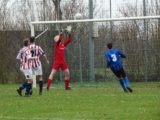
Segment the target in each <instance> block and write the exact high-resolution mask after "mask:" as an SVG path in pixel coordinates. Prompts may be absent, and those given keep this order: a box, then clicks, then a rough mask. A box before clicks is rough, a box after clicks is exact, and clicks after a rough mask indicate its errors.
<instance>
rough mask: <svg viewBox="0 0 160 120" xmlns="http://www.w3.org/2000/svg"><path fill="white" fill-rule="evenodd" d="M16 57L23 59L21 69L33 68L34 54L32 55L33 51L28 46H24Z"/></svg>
mask: <svg viewBox="0 0 160 120" xmlns="http://www.w3.org/2000/svg"><path fill="white" fill-rule="evenodd" d="M16 59H18V60H20V61H21V69H23V70H26V69H31V60H32V56H31V51H30V49H29V48H28V47H23V48H22V49H21V50H20V51H19V53H18V55H17V57H16Z"/></svg>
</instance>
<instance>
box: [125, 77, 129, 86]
mask: <svg viewBox="0 0 160 120" xmlns="http://www.w3.org/2000/svg"><path fill="white" fill-rule="evenodd" d="M124 82H125V85H126V87H129V80H128V78H127V77H125V78H124Z"/></svg>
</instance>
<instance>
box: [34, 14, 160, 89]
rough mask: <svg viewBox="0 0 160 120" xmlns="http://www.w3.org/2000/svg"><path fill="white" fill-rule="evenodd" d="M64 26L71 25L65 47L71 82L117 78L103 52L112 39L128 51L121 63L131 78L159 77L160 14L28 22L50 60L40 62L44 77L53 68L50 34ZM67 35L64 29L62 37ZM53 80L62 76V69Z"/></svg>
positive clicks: (144, 79)
mask: <svg viewBox="0 0 160 120" xmlns="http://www.w3.org/2000/svg"><path fill="white" fill-rule="evenodd" d="M67 26H72V28H73V29H72V41H71V43H70V44H69V45H68V46H67V47H66V60H67V63H68V66H69V69H70V73H71V82H82V83H83V82H103V81H112V80H116V79H117V78H116V77H115V76H114V75H113V73H112V72H111V71H110V70H106V60H105V52H106V51H107V47H106V44H107V43H109V42H112V43H113V48H115V49H119V50H122V51H123V52H124V53H125V54H127V59H125V60H123V65H124V68H125V71H126V73H127V76H128V77H129V79H130V80H131V81H160V79H159V69H160V55H159V51H160V49H159V46H160V41H159V40H160V16H145V17H125V18H111V19H83V20H82V19H81V20H64V21H34V22H31V36H37V35H39V36H38V37H37V39H36V43H37V44H38V45H40V46H41V47H42V49H43V50H44V51H45V53H46V54H47V56H48V58H49V60H50V65H49V66H47V65H45V63H44V62H42V63H43V75H44V77H43V78H44V80H45V81H46V80H47V78H48V76H49V74H50V72H51V69H52V62H53V54H54V49H53V44H54V42H53V38H54V36H55V35H57V34H59V33H60V31H61V30H62V29H65V28H66V27H67ZM43 31H45V32H43ZM66 36H67V33H66V32H64V34H63V39H65V38H66ZM42 61H43V60H42ZM56 80H57V81H63V80H64V77H63V74H62V72H61V70H60V72H59V73H57V76H56V77H55V78H54V81H56ZM34 86H35V83H34Z"/></svg>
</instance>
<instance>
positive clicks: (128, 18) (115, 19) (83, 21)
mask: <svg viewBox="0 0 160 120" xmlns="http://www.w3.org/2000/svg"><path fill="white" fill-rule="evenodd" d="M159 19H160V15H158V16H137V17H119V18H101V19H80V20H60V21H32V22H31V23H30V24H31V25H30V28H31V36H36V35H35V31H36V30H35V26H37V25H46V26H49V25H58V24H59V25H62V26H67V25H70V24H71V25H75V24H76V25H77V24H88V23H90V22H93V23H98V24H99V23H103V22H105V23H109V22H115V23H116V22H117V24H115V26H119V23H118V22H123V21H126V22H128V21H143V20H159ZM142 24H143V22H142ZM94 25H95V24H93V28H92V29H93V35H94V34H95V36H93V37H99V35H98V34H97V33H98V32H99V30H97V29H98V27H97V26H96V25H95V26H94ZM142 26H143V25H142ZM81 27H82V26H81ZM106 28H107V27H106ZM82 29H83V28H82ZM139 29H140V30H141V29H143V28H142V27H140V28H139ZM117 30H118V29H117ZM124 30H125V29H124ZM124 30H121V31H119V32H118V34H121V33H120V32H123V31H124ZM77 31H78V30H77ZM95 31H96V32H95ZM116 32H117V31H116ZM125 32H129V31H125ZM85 33H86V34H87V30H86V31H85ZM118 34H115V35H118ZM140 34H143V30H141V32H140ZM157 34H158V33H157ZM42 36H43V35H42ZM77 36H78V37H79V35H77ZM137 36H138V34H137V35H135V36H134V37H137ZM78 37H77V38H76V39H77V40H79V38H78ZM129 37H130V36H129ZM138 37H139V38H140V37H141V36H138ZM142 37H143V35H142ZM139 38H138V39H139ZM117 39H119V40H123V39H126V38H123V35H121V36H120V37H119V38H117ZM96 40H97V39H96ZM96 40H95V41H96ZM79 41H80V40H79ZM144 41H145V40H144ZM97 42H98V41H97ZM105 42H108V41H105ZM132 42H133V41H132ZM140 42H141V41H140ZM78 44H81V42H78ZM99 44H100V43H99ZM127 44H132V43H127ZM137 44H138V43H137ZM97 45H98V44H97ZM102 45H103V47H104V43H102ZM117 45H118V44H117ZM77 46H79V47H82V45H77ZM130 46H131V45H130ZM96 47H97V46H96ZM123 47H124V46H123V45H122V46H120V48H123ZM83 49H87V48H83ZM83 49H81V48H79V51H80V52H79V53H80V54H83V51H81V50H83ZM131 49H132V48H131ZM103 50H105V49H104V48H103ZM77 51H78V50H77ZM145 51H147V50H145ZM100 53H102V52H101V51H100ZM95 54H96V53H95ZM98 54H99V53H98ZM80 56H81V55H80ZM81 57H82V56H81ZM73 59H77V58H76V57H75V56H73ZM92 59H96V58H92ZM102 59H103V58H102ZM145 59H146V58H145ZM79 60H82V61H83V59H79ZM82 61H81V62H79V63H78V64H80V63H81V64H83V63H82ZM142 63H143V62H142ZM144 64H148V63H145V62H144ZM96 66H98V63H97V65H96ZM140 69H141V68H140ZM81 70H82V71H83V68H82V67H81ZM96 70H99V69H97V68H96ZM82 71H78V73H81V74H82ZM88 71H90V70H88ZM144 71H145V70H144ZM143 74H145V72H144V73H143ZM34 78H35V77H34ZM80 78H81V81H82V76H81V77H80ZM34 81H35V80H34ZM35 83H36V82H34V84H35ZM33 86H35V85H33Z"/></svg>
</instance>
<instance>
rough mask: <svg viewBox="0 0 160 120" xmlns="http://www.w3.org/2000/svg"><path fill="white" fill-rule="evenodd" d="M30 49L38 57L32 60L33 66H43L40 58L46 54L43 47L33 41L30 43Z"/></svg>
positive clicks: (33, 55)
mask: <svg viewBox="0 0 160 120" xmlns="http://www.w3.org/2000/svg"><path fill="white" fill-rule="evenodd" d="M29 49H30V50H31V54H32V57H36V58H35V59H33V60H32V63H31V64H32V68H37V67H39V66H41V61H40V60H39V57H40V56H43V55H44V51H43V50H42V48H41V47H40V46H38V45H35V44H34V43H32V44H30V45H29Z"/></svg>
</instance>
